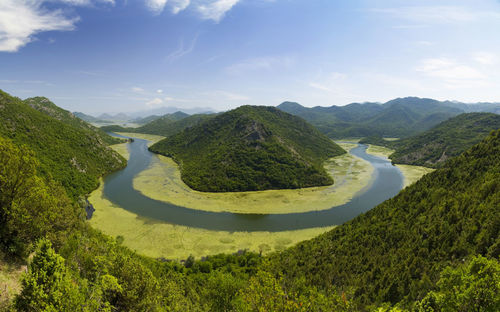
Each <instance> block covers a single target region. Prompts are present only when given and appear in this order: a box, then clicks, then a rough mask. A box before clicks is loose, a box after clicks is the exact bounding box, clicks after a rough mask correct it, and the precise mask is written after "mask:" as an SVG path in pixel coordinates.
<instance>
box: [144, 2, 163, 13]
mask: <svg viewBox="0 0 500 312" xmlns="http://www.w3.org/2000/svg"><path fill="white" fill-rule="evenodd" d="M166 4H167V0H146V7H147V8H148V9H149V10H150V11H152V12H153V13H155V14H159V13H161V12H162V11H163V9H164V8H165V5H166Z"/></svg>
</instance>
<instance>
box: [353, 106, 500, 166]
mask: <svg viewBox="0 0 500 312" xmlns="http://www.w3.org/2000/svg"><path fill="white" fill-rule="evenodd" d="M497 129H500V115H497V114H493V113H467V114H461V115H458V116H456V117H453V118H451V119H448V120H446V121H443V122H442V123H440V124H439V125H437V126H435V127H434V128H432V129H430V130H427V131H425V132H423V133H421V134H418V135H416V136H413V137H409V138H406V139H402V140H398V141H386V140H383V139H382V138H380V137H368V138H366V139H363V140H361V142H362V143H372V144H378V145H384V146H387V147H390V148H393V149H395V152H394V153H393V154H392V155H390V156H389V157H390V159H391V160H392V162H393V163H397V164H410V165H419V166H427V167H439V166H440V165H442V164H443V163H444V161H446V160H447V159H448V158H450V157H454V156H458V155H459V154H461V153H462V152H464V151H465V150H467V149H468V148H470V147H471V146H473V145H474V144H477V143H478V142H480V141H481V140H482V139H484V138H485V137H486V136H488V134H489V133H490V132H491V131H493V130H497Z"/></svg>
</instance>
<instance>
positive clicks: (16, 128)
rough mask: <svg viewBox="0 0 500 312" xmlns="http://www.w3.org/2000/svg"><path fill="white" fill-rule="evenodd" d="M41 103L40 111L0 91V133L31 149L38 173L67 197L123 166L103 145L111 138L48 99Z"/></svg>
mask: <svg viewBox="0 0 500 312" xmlns="http://www.w3.org/2000/svg"><path fill="white" fill-rule="evenodd" d="M36 99H44V98H36ZM47 101H48V100H47ZM27 102H28V103H30V105H31V104H32V105H34V106H36V105H38V104H36V103H39V101H38V100H32V101H30V100H28V101H27ZM42 103H43V106H41V107H40V106H38V108H39V109H40V110H42V111H44V112H41V111H39V110H37V109H34V108H33V107H31V106H30V105H28V104H27V103H26V102H23V101H21V100H20V99H19V98H16V97H12V96H10V95H9V94H7V93H5V92H2V91H0V135H2V136H4V137H6V138H9V139H11V140H12V141H13V142H14V143H16V144H18V145H19V144H24V145H27V146H28V147H29V148H30V149H32V150H33V151H34V152H35V154H36V158H37V159H38V160H39V161H40V163H41V165H40V168H39V170H40V173H41V174H42V175H44V176H52V177H53V178H54V179H55V180H56V181H58V182H60V183H61V184H62V185H63V186H64V187H65V188H66V190H67V191H68V194H69V195H70V196H73V197H76V196H78V195H83V194H86V193H88V192H90V191H91V190H93V189H94V188H96V187H97V185H98V180H97V178H98V177H100V176H102V175H104V174H106V173H109V172H112V171H114V170H118V169H120V168H122V167H124V166H125V165H126V160H125V159H124V158H123V157H121V156H120V155H118V154H117V153H116V152H114V151H113V150H112V149H111V148H109V147H107V143H111V142H113V141H114V140H115V139H113V138H109V136H108V135H106V134H104V133H102V132H101V131H99V130H97V129H96V128H94V127H92V126H87V125H86V124H85V123H84V122H83V121H81V120H79V119H77V118H70V119H69V120H68V119H67V118H68V115H67V114H66V111H64V110H62V109H60V108H58V107H57V106H55V105H54V104H53V103H51V102H50V101H48V102H46V101H45V100H43V101H42ZM51 115H53V116H54V117H55V118H54V117H51Z"/></svg>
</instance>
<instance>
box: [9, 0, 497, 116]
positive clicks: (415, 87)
mask: <svg viewBox="0 0 500 312" xmlns="http://www.w3.org/2000/svg"><path fill="white" fill-rule="evenodd" d="M499 31H500V2H499V1H496V0H470V1H469V0H467V1H460V0H454V1H440V0H432V1H425V0H420V1H409V0H400V1H391V0H387V1H375V0H370V1H368V0H364V1H363V0H345V1H334V0H274V1H273V0H167V1H165V0H0V89H3V90H4V91H7V92H9V93H11V94H13V95H16V96H19V97H21V98H26V97H31V96H36V95H43V96H47V97H49V98H50V99H52V100H53V101H54V102H55V103H56V104H57V105H59V106H62V107H64V108H66V109H69V110H71V111H83V112H86V113H100V112H131V111H138V110H146V109H150V108H158V107H161V106H176V107H180V108H183V107H185V108H192V107H211V108H213V109H216V110H226V109H229V108H233V107H236V106H239V105H243V104H255V105H277V104H279V103H281V102H283V101H285V100H290V101H297V102H299V103H301V104H303V105H305V106H316V105H321V106H330V105H345V104H348V103H351V102H364V101H380V102H384V101H387V100H389V99H392V98H395V97H401V96H420V97H431V98H436V99H440V100H445V99H447V100H458V101H464V102H478V101H496V102H500V87H499V86H500V35H499Z"/></svg>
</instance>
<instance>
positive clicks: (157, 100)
mask: <svg viewBox="0 0 500 312" xmlns="http://www.w3.org/2000/svg"><path fill="white" fill-rule="evenodd" d="M162 104H163V100H162V99H160V98H154V99H152V100H150V101H148V102H146V106H147V107H149V108H153V107H158V106H161V105H162Z"/></svg>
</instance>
